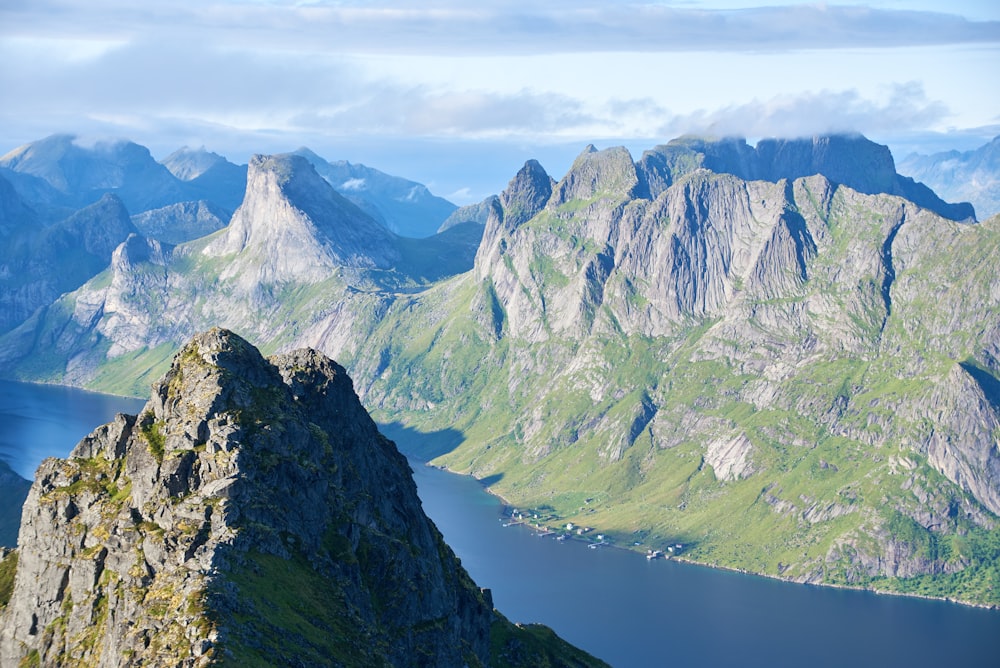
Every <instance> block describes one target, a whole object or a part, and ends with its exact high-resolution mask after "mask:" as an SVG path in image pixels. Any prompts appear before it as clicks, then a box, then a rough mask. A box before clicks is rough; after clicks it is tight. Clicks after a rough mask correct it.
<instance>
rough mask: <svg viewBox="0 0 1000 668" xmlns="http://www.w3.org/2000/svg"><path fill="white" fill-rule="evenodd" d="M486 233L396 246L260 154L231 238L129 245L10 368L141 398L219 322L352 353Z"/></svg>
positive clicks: (38, 323) (17, 353) (52, 310)
mask: <svg viewBox="0 0 1000 668" xmlns="http://www.w3.org/2000/svg"><path fill="white" fill-rule="evenodd" d="M480 235H481V228H477V226H475V225H472V226H468V225H467V226H458V227H455V228H453V229H451V230H448V231H447V232H445V233H442V234H439V235H435V236H433V237H430V238H428V239H408V238H401V237H397V236H396V235H395V234H393V233H392V232H390V231H388V230H386V229H385V228H384V227H383V226H381V225H379V224H378V223H377V222H376V221H375V220H373V219H372V218H370V217H369V216H367V215H366V214H365V213H364V212H363V211H361V210H360V209H359V208H358V207H356V206H355V205H354V204H353V203H351V202H350V201H348V200H347V199H346V198H344V197H342V196H341V195H339V194H338V193H337V192H336V191H335V190H334V189H333V187H332V186H330V184H329V183H328V182H327V181H325V180H324V179H323V178H322V177H320V175H319V174H318V173H317V172H316V170H315V169H314V168H313V167H312V165H311V164H310V163H309V162H307V161H306V160H305V159H304V158H302V157H300V156H297V155H283V156H256V157H254V158H253V159H252V160H251V161H250V165H249V171H248V178H247V189H246V197H245V199H244V202H243V204H242V205H241V206H240V208H239V209H238V210H237V211H236V213H235V214H234V215H233V217H232V220H231V222H230V223H229V225H228V226H227V227H226V228H224V229H221V230H219V231H218V232H216V233H214V234H212V235H209V236H207V237H204V238H201V239H196V240H193V241H191V242H187V243H183V244H180V245H177V246H172V245H169V244H164V243H161V242H159V241H156V240H153V239H146V238H143V237H140V236H138V235H136V236H132V237H130V238H129V239H127V240H126V241H125V242H124V243H122V244H121V245H120V246H119V247H118V248H117V249H115V251H114V255H113V257H112V259H111V266H110V267H109V268H108V269H106V270H105V271H104V272H102V273H101V274H100V275H98V276H96V277H95V278H93V279H92V280H90V281H89V282H88V283H87V284H86V285H83V286H82V287H81V288H80V289H78V290H76V291H75V292H73V293H71V294H68V295H66V296H64V297H62V298H60V299H59V300H58V301H56V302H55V303H53V304H51V305H50V306H49V307H48V308H47V309H44V310H42V311H40V312H38V313H37V314H35V316H33V317H32V318H30V319H29V320H27V321H25V322H24V323H23V324H22V325H21V326H20V327H19V328H18V329H17V330H15V331H14V332H12V333H11V334H10V335H9V336H7V337H4V338H3V340H2V341H0V359H3V360H5V361H6V363H7V365H8V368H10V366H11V365H13V374H14V375H19V376H21V377H31V378H36V379H37V378H47V379H56V378H58V379H60V380H62V381H64V382H66V381H68V382H73V383H87V382H91V381H93V380H94V379H95V377H96V375H99V376H100V377H101V378H102V380H101V381H99V382H101V383H102V384H106V389H111V386H112V385H113V386H114V391H118V392H122V393H134V392H137V391H138V390H137V389H136V388H139V387H142V386H144V385H147V384H148V383H149V382H151V381H152V379H153V378H155V377H156V376H157V375H159V374H160V373H161V372H162V369H163V365H164V364H165V363H166V362H167V360H169V358H170V355H172V354H173V352H175V351H176V350H177V347H178V346H179V343H180V342H182V341H184V340H185V339H186V338H189V337H190V336H192V335H193V334H194V333H195V332H196V331H198V330H201V329H206V328H208V327H211V326H215V325H219V326H225V327H227V328H230V329H233V330H238V331H240V332H242V333H243V334H245V335H247V336H252V337H253V338H254V340H255V341H257V343H258V344H259V345H262V346H264V347H265V348H267V349H269V350H277V349H279V348H280V349H288V348H290V347H298V346H311V347H320V346H321V347H323V348H324V349H325V350H328V351H334V350H336V351H338V354H341V355H351V354H352V353H353V352H354V351H356V350H357V349H358V348H359V347H360V346H361V345H362V344H363V342H364V341H365V338H366V336H367V332H368V330H369V329H370V327H371V326H373V324H374V323H375V322H376V321H377V320H378V317H379V314H380V313H382V312H384V310H385V308H386V306H387V305H388V304H389V303H391V302H392V301H394V300H395V299H397V298H398V296H399V295H404V294H406V293H409V292H413V291H415V290H419V289H422V287H424V286H426V285H427V284H429V283H430V282H433V281H437V280H441V279H442V278H445V277H447V276H451V275H455V274H457V273H461V272H463V271H467V270H468V269H469V268H471V266H472V262H473V258H474V255H475V252H476V247H477V244H478V241H479V237H480ZM70 360H72V363H71V362H70ZM116 377H117V378H119V379H120V380H121V383H120V384H119V383H118V382H117V381H115V380H114V378H116Z"/></svg>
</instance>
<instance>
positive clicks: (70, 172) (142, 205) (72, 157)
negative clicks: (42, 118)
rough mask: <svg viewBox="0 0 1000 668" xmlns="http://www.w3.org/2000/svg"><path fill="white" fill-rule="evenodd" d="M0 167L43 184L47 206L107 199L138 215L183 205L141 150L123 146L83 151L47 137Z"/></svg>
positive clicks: (71, 140) (175, 184)
mask: <svg viewBox="0 0 1000 668" xmlns="http://www.w3.org/2000/svg"><path fill="white" fill-rule="evenodd" d="M0 167H2V168H4V169H6V170H10V171H12V172H15V173H17V174H20V175H24V176H28V177H33V178H35V179H40V180H41V181H43V182H45V183H46V184H47V185H48V186H49V187H50V190H49V196H51V197H52V199H51V200H48V201H46V200H43V202H44V203H45V204H46V205H49V206H54V205H58V206H63V207H69V208H73V209H76V208H80V207H83V206H87V205H89V204H92V203H94V202H96V201H97V200H99V199H100V198H101V197H102V196H103V195H105V194H107V193H113V194H115V195H117V196H118V197H119V198H120V199H121V200H122V201H123V202H124V203H125V206H126V207H127V208H128V209H129V210H130V211H133V212H136V213H138V212H141V211H146V210H148V209H153V208H157V207H160V206H165V205H167V204H173V203H176V202H179V201H183V200H184V199H187V198H186V197H185V195H184V191H183V187H182V185H181V183H180V181H178V180H177V179H176V178H175V177H174V176H173V175H172V174H171V173H170V172H169V171H168V170H167V168H166V167H164V166H163V165H161V164H159V163H158V162H156V161H155V160H154V159H153V156H151V155H150V153H149V150H148V149H147V148H145V147H144V146H139V145H138V144H135V143H133V142H129V141H121V140H114V141H102V142H97V143H94V144H93V145H92V146H85V145H82V144H81V143H80V142H79V140H78V139H77V138H76V137H74V136H72V135H52V136H50V137H47V138H45V139H42V140H40V141H36V142H32V143H31V144H26V145H25V146H21V147H20V148H17V149H14V150H13V151H11V152H10V153H8V154H7V155H5V156H3V157H2V158H0ZM14 185H15V187H17V185H18V184H17V183H14ZM23 195H24V193H22V196H23ZM43 196H44V195H43ZM26 199H27V200H28V201H29V202H31V201H32V199H31V198H30V197H26Z"/></svg>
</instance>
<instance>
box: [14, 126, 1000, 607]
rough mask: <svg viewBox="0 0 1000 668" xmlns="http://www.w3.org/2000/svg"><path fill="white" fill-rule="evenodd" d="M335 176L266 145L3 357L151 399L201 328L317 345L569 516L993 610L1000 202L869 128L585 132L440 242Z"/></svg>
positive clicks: (998, 511) (474, 457) (634, 538)
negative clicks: (900, 159)
mask: <svg viewBox="0 0 1000 668" xmlns="http://www.w3.org/2000/svg"><path fill="white" fill-rule="evenodd" d="M192 171H197V170H196V169H193V168H192ZM321 174H322V170H321V169H319V168H317V167H315V166H314V165H313V164H312V163H310V162H309V161H308V160H307V159H306V158H305V157H303V156H301V155H281V156H258V157H255V158H254V159H253V160H252V161H251V162H250V164H249V166H248V175H247V187H246V193H245V196H244V198H243V201H242V204H241V205H240V207H239V209H238V210H237V211H236V213H235V214H234V215H233V217H232V220H231V222H229V224H228V226H227V227H225V228H224V229H220V230H219V231H217V232H214V233H212V234H210V235H209V236H207V237H203V238H200V239H194V240H191V241H187V242H185V243H181V244H179V245H177V246H172V245H169V244H163V243H161V242H159V241H156V240H151V239H148V238H145V237H143V236H141V235H138V234H134V235H131V236H129V237H128V238H127V239H126V240H125V241H124V242H123V243H122V244H121V245H119V246H118V247H117V248H116V249H115V250H114V252H113V257H112V259H111V263H110V266H109V267H108V268H107V269H106V270H104V271H102V272H101V273H100V274H98V275H96V276H95V277H94V278H92V279H90V280H89V281H87V283H85V284H84V285H82V286H81V287H79V288H78V289H76V290H74V291H72V292H69V293H67V294H64V295H62V296H61V297H59V298H58V299H56V300H55V301H54V302H52V303H50V304H49V305H47V306H44V307H42V308H41V309H39V310H38V311H36V312H35V313H34V314H33V315H32V316H31V317H29V318H28V319H27V320H25V321H24V322H23V323H21V324H20V325H19V326H17V327H16V328H15V329H13V330H12V331H10V332H8V333H7V334H6V335H4V336H2V337H0V368H2V369H3V371H4V373H6V374H7V375H9V376H14V377H19V378H31V379H36V380H37V379H44V380H49V381H55V382H64V383H71V384H77V385H83V386H88V387H92V388H98V389H104V390H111V391H117V392H121V393H129V394H137V393H141V392H142V391H143V390H142V388H144V387H145V386H148V383H149V382H151V380H152V379H154V378H156V377H158V376H159V375H160V374H161V373H162V372H163V370H164V369H165V367H166V365H167V364H168V360H169V359H170V357H171V355H172V354H173V353H174V352H176V350H177V349H178V348H179V346H180V345H181V344H182V343H183V342H184V341H185V340H187V339H188V338H189V337H190V336H191V335H192V334H193V333H194V332H195V331H199V330H203V329H207V328H208V327H210V326H216V325H218V326H224V327H226V328H229V329H233V330H235V331H237V332H239V333H240V334H241V335H242V336H244V337H245V338H247V339H248V340H250V341H252V342H253V343H254V344H255V345H257V346H259V347H261V349H263V350H264V351H266V352H268V353H270V352H279V351H285V350H290V349H292V348H296V347H300V346H309V347H313V348H317V349H319V350H322V351H323V352H324V353H326V354H328V355H330V356H332V357H335V358H337V359H338V360H340V361H341V362H342V363H343V364H345V366H347V367H348V368H349V369H351V373H352V376H353V377H354V379H355V383H356V387H357V389H358V392H359V394H360V396H361V398H362V400H363V401H364V402H365V404H366V405H367V406H368V407H369V409H370V410H372V411H373V412H374V414H375V415H376V417H377V418H378V419H380V420H381V421H383V422H384V423H387V424H389V426H388V427H387V428H388V429H389V430H390V431H392V429H398V428H401V427H406V428H408V429H409V430H410V431H409V432H408V433H414V430H416V432H418V433H421V434H423V436H421V437H420V439H419V443H417V444H416V445H415V447H418V448H420V449H421V452H422V454H423V455H425V456H427V457H429V458H434V461H435V462H436V463H439V464H443V465H446V466H448V467H450V468H452V469H454V470H458V471H461V472H466V473H472V474H474V475H476V476H477V477H479V478H482V479H485V480H489V481H490V484H491V485H492V488H493V489H494V491H496V492H498V493H500V494H502V495H503V496H504V498H506V499H508V500H510V501H511V502H513V503H515V504H516V505H517V506H518V507H523V508H531V509H533V511H534V513H535V514H537V515H538V516H539V521H543V522H545V523H546V524H548V525H549V526H551V527H554V528H556V527H565V526H566V524H567V523H572V524H574V525H580V526H591V527H598V528H600V529H601V533H602V535H604V536H605V537H606V538H607V539H609V540H613V541H615V542H617V543H619V544H621V545H625V546H633V545H634V544H635V543H639V544H640V545H641V546H642V549H659V550H665V548H666V546H668V545H675V544H676V543H681V544H683V545H684V546H685V555H686V557H687V558H690V559H693V560H696V561H700V562H704V563H710V564H715V565H723V566H728V567H734V568H740V569H745V570H749V571H753V572H759V573H765V574H768V575H772V576H776V577H782V578H787V579H791V580H795V581H802V582H821V583H839V584H847V585H853V586H864V587H872V588H877V589H884V590H893V591H904V592H911V593H923V594H928V595H937V596H948V597H952V598H958V599H961V600H965V601H969V602H977V603H984V604H991V605H996V604H1000V597H998V594H997V592H998V591H1000V589H998V588H997V587H994V586H993V584H991V583H993V578H995V571H994V566H995V564H996V563H997V560H998V559H1000V553H998V552H997V548H996V546H997V545H1000V528H998V527H1000V522H998V517H1000V453H998V452H997V449H996V447H995V442H996V434H998V433H1000V272H998V271H997V267H996V258H997V257H1000V217H994V218H991V219H989V220H985V221H983V222H979V223H977V222H976V220H975V218H974V210H973V208H972V206H971V205H969V204H950V203H947V202H945V201H943V200H941V199H940V198H939V197H938V196H937V195H935V194H934V193H933V192H932V191H931V190H930V189H928V188H927V187H926V186H923V185H921V184H919V183H916V182H914V181H913V180H912V179H908V178H905V177H902V176H900V175H899V174H898V173H897V172H896V170H895V165H894V163H893V159H892V156H891V155H890V153H889V151H888V149H886V148H885V147H884V146H879V145H877V144H874V143H872V142H870V141H868V140H867V139H865V138H863V137H860V136H832V137H817V138H815V139H809V140H769V141H764V142H760V143H758V144H757V145H756V146H755V147H750V146H749V145H747V144H746V142H745V141H743V140H740V139H718V140H711V139H704V138H681V139H678V140H675V141H672V142H670V143H668V144H665V145H662V146H657V147H655V148H653V149H651V150H649V151H647V152H645V153H644V154H643V155H642V156H641V157H640V158H639V160H634V159H633V157H632V156H631V155H630V154H629V153H628V151H626V150H625V149H623V148H613V149H606V150H603V151H598V150H597V149H595V148H594V147H592V146H591V147H587V148H586V149H585V150H584V151H583V152H582V153H581V154H580V156H579V157H578V158H577V160H576V161H575V162H574V164H573V166H572V167H571V169H570V170H569V172H568V173H567V174H565V175H564V176H563V177H562V178H560V179H558V180H556V179H553V178H551V177H550V176H549V175H548V174H547V173H546V171H545V170H544V168H543V167H542V166H541V165H540V164H538V163H537V162H535V161H528V162H527V163H526V164H525V166H524V168H523V169H522V170H521V171H520V172H519V173H518V174H517V175H515V176H514V178H513V179H512V180H511V182H510V184H509V186H508V187H507V189H506V190H504V192H502V193H500V194H498V195H497V196H495V197H491V198H488V199H487V200H486V201H484V202H483V203H482V204H481V205H480V206H478V207H473V208H468V209H463V210H461V212H459V213H457V214H455V216H456V217H457V218H456V217H453V218H451V220H450V221H449V222H447V223H445V224H443V227H444V228H446V229H445V231H444V232H442V233H441V234H438V235H435V236H433V237H430V238H427V239H407V238H404V237H399V236H397V235H395V234H393V233H392V232H391V231H389V230H388V229H386V228H385V227H384V226H382V225H380V224H379V223H378V221H377V220H376V219H375V218H373V217H372V216H371V215H369V214H368V213H366V212H365V211H364V210H363V209H362V208H361V207H358V206H356V205H355V204H353V203H352V202H351V201H349V200H348V199H346V198H345V197H343V196H342V195H340V194H339V193H338V192H337V191H336V190H335V189H334V188H333V187H332V186H331V184H330V182H329V181H328V180H326V179H324V178H323V177H322V175H321ZM359 178H360V177H359ZM15 209H16V207H15ZM461 218H466V219H467V222H464V223H462V222H459V224H456V225H454V226H452V224H453V223H455V222H457V221H460V219H461Z"/></svg>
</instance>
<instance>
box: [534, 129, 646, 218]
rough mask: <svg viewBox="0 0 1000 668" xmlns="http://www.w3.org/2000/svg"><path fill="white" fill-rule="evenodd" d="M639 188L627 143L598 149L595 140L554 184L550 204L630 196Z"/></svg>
mask: <svg viewBox="0 0 1000 668" xmlns="http://www.w3.org/2000/svg"><path fill="white" fill-rule="evenodd" d="M639 190H640V180H639V175H638V173H637V172H636V167H635V163H634V162H633V161H632V155H631V154H630V153H629V152H628V149H626V148H625V147H624V146H613V147H611V148H606V149H603V150H598V149H597V148H595V147H594V145H593V144H588V145H587V147H586V148H585V149H584V150H583V151H582V152H581V153H580V155H579V156H577V158H576V160H574V161H573V166H572V167H570V170H569V172H567V174H566V176H564V177H563V178H562V180H560V181H559V182H558V183H557V184H556V185H555V187H554V188H553V193H552V198H551V200H550V205H552V206H560V205H562V204H565V203H566V202H569V201H572V200H588V199H593V198H595V197H613V198H626V199H627V198H631V197H634V196H635V195H636V194H637V193H638V192H639Z"/></svg>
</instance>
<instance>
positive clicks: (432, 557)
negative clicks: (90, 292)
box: [0, 330, 597, 666]
mask: <svg viewBox="0 0 1000 668" xmlns="http://www.w3.org/2000/svg"><path fill="white" fill-rule="evenodd" d="M0 614H2V616H0V629H2V631H0V661H2V663H3V664H4V665H16V664H17V663H18V662H19V661H22V660H23V661H26V662H28V663H30V664H31V665H43V666H48V665H66V664H69V663H72V664H81V665H82V664H86V665H96V666H129V665H149V664H158V665H175V666H194V665H216V664H226V665H249V664H255V663H258V664H259V663H266V664H268V665H304V664H308V665H319V664H323V665H358V666H361V665H365V666H368V665H396V666H407V665H409V666H425V665H426V666H462V665H484V666H485V665H492V659H491V646H490V634H491V629H492V628H493V627H494V626H497V627H498V628H499V630H500V632H501V635H507V636H508V637H516V636H517V634H518V633H519V632H518V631H517V630H516V629H515V628H514V627H513V626H511V625H510V624H509V623H507V622H505V621H504V620H502V619H501V618H499V617H498V616H496V615H495V614H494V612H493V611H492V606H491V603H490V596H489V592H487V591H483V590H480V589H479V588H477V587H476V586H475V585H474V583H472V581H471V580H470V579H469V577H468V575H467V574H466V573H465V572H464V571H463V570H462V568H461V566H460V565H459V563H458V560H457V559H456V558H455V556H454V555H453V554H452V552H451V550H450V549H449V548H448V547H447V545H445V544H444V542H443V541H442V539H441V536H440V534H439V533H438V531H437V529H436V528H435V527H434V526H433V524H432V523H431V522H430V521H429V520H428V519H427V517H426V516H425V515H424V514H423V512H422V510H421V508H420V501H419V499H418V498H417V495H416V488H415V486H414V483H413V480H412V478H411V476H410V471H409V468H408V466H407V464H406V461H405V459H404V458H403V457H402V456H401V455H400V454H399V453H398V452H397V451H396V449H395V447H394V446H393V444H392V443H391V442H389V441H387V440H386V439H385V438H384V437H383V436H382V435H381V434H379V432H378V430H377V429H376V427H375V425H374V423H373V422H372V421H371V419H370V418H369V417H368V415H367V413H366V412H365V410H364V409H363V408H362V407H361V405H360V403H359V402H358V400H357V397H356V396H355V394H354V391H353V389H352V384H351V380H350V379H349V378H348V377H347V374H346V372H345V371H344V369H343V368H341V367H340V366H338V365H337V364H335V363H334V362H332V361H330V360H329V359H328V358H326V357H324V356H323V355H321V354H319V353H317V352H315V351H312V350H300V351H296V352H292V353H288V354H285V355H280V356H277V357H273V358H271V359H270V360H265V359H264V358H263V357H261V356H260V354H259V353H258V352H257V351H256V350H255V349H254V348H253V347H252V346H250V345H249V344H248V343H247V342H246V341H244V340H243V339H240V338H239V337H237V336H235V335H234V334H231V333H229V332H226V331H223V330H212V331H210V332H206V333H204V334H200V335H198V336H196V337H195V338H194V339H193V340H192V341H191V342H190V343H189V344H188V345H187V346H185V348H184V349H183V350H182V351H181V352H180V353H179V354H178V355H177V357H176V358H175V359H174V362H173V365H172V367H171V369H170V372H169V373H168V374H167V375H166V376H165V377H164V378H163V379H162V380H160V381H159V382H158V383H156V385H155V386H154V388H153V393H152V396H151V397H150V400H149V402H148V403H147V404H146V407H145V408H144V409H143V412H142V413H140V414H139V415H138V416H126V415H120V416H118V417H117V418H116V420H115V421H114V422H113V423H110V424H108V425H105V426H103V427H101V428H99V429H98V430H97V431H95V432H94V433H93V434H91V435H90V436H89V437H87V438H86V439H84V440H83V441H81V442H80V444H79V445H77V447H76V448H75V449H74V450H73V452H72V453H71V455H70V457H69V459H67V460H55V459H49V460H46V461H45V462H44V463H43V464H42V466H41V467H40V468H39V471H38V474H37V476H36V481H35V484H34V485H33V486H32V489H31V492H30V494H29V498H28V501H27V502H26V504H25V507H24V514H23V519H22V525H21V534H20V537H19V550H18V552H17V575H16V579H15V582H14V587H13V591H12V593H11V594H10V600H9V603H8V604H7V606H6V609H4V610H3V612H2V613H0ZM556 646H557V647H565V646H563V645H560V644H558V643H557V644H556ZM567 650H568V648H567ZM567 656H576V654H575V653H573V652H568V653H567ZM557 663H559V664H560V665H596V664H597V662H591V661H589V660H584V661H581V662H580V663H572V662H570V663H562V662H557Z"/></svg>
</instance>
